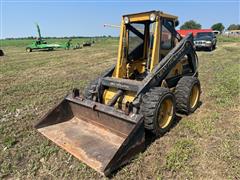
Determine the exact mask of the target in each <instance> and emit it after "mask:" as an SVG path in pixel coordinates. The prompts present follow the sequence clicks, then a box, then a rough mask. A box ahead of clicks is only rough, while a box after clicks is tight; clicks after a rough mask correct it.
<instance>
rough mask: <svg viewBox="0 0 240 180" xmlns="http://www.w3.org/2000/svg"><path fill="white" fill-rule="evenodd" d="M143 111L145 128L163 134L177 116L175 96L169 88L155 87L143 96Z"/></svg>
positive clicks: (156, 133)
mask: <svg viewBox="0 0 240 180" xmlns="http://www.w3.org/2000/svg"><path fill="white" fill-rule="evenodd" d="M141 113H142V114H143V116H144V125H145V128H146V129H148V130H150V131H151V132H152V133H154V134H155V135H157V136H159V135H163V134H164V133H166V132H167V131H169V129H170V128H171V126H172V124H173V121H174V117H175V97H174V95H173V93H172V92H171V91H170V90H169V89H168V88H162V87H155V88H153V89H151V90H150V91H149V92H147V93H146V94H145V95H144V96H143V102H142V104H141Z"/></svg>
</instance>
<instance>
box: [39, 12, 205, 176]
mask: <svg viewBox="0 0 240 180" xmlns="http://www.w3.org/2000/svg"><path fill="white" fill-rule="evenodd" d="M177 25H178V20H177V17H176V16H173V15H169V14H166V13H163V12H161V11H150V12H144V13H138V14H128V15H124V16H123V17H122V23H121V27H120V29H121V33H120V40H119V50H118V59H117V63H116V65H115V66H113V67H112V68H110V69H109V70H107V71H106V72H105V73H103V74H102V75H101V76H99V77H98V78H97V79H96V80H94V81H93V82H91V83H90V84H89V85H88V86H87V87H86V89H85V91H84V92H83V93H80V92H79V90H78V89H74V90H73V91H72V93H71V94H69V95H67V96H66V97H65V98H64V99H63V100H62V102H60V103H59V104H58V105H57V106H56V107H54V108H53V109H52V110H50V111H49V113H47V114H46V115H45V116H44V117H43V118H42V119H41V120H39V121H38V122H37V123H36V125H35V127H36V128H37V130H38V131H39V132H40V133H42V134H43V135H44V136H46V137H47V138H49V139H50V140H52V141H53V142H55V143H56V144H57V145H59V146H60V147H62V148H64V149H65V150H67V151H68V152H69V153H71V154H72V155H74V156H75V157H76V158H78V159H79V160H81V161H82V162H84V163H86V164H87V165H89V166H90V167H92V168H93V169H95V170H96V171H98V172H100V173H101V174H104V175H106V176H107V175H109V174H111V173H112V172H113V171H115V170H116V169H118V168H119V167H120V166H122V165H124V164H126V163H127V162H128V161H129V160H130V159H131V158H133V157H134V155H136V154H138V153H139V152H141V151H143V150H144V149H145V131H146V130H147V131H150V132H152V133H153V134H155V135H156V136H159V135H163V134H164V133H166V132H167V131H168V130H169V129H170V128H171V126H172V124H173V122H174V119H175V113H176V112H179V113H185V114H190V113H193V112H194V111H195V110H196V108H197V107H198V104H199V98H200V93H201V88H200V82H199V80H198V72H197V67H198V59H197V55H196V53H195V51H194V47H193V36H192V34H189V35H187V36H186V37H184V38H182V37H181V36H180V35H179V34H178V33H177V31H176V30H175V27H176V26H177Z"/></svg>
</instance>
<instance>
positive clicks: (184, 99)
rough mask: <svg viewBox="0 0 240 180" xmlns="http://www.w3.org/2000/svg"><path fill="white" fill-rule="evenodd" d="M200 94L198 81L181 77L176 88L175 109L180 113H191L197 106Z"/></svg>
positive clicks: (194, 78)
mask: <svg viewBox="0 0 240 180" xmlns="http://www.w3.org/2000/svg"><path fill="white" fill-rule="evenodd" d="M200 94H201V86H200V81H199V80H198V78H197V77H191V76H185V77H182V78H181V79H180V80H179V81H178V84H177V86H176V91H175V97H176V109H177V111H178V112H180V113H184V114H190V113H193V112H194V111H195V110H196V109H197V107H198V106H199V99H200Z"/></svg>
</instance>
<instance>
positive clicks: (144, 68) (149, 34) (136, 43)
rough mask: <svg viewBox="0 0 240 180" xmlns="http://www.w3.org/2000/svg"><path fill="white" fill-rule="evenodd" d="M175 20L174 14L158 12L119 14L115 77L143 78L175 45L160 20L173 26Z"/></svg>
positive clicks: (172, 37) (171, 36)
mask: <svg viewBox="0 0 240 180" xmlns="http://www.w3.org/2000/svg"><path fill="white" fill-rule="evenodd" d="M176 21H177V17H176V16H172V15H168V14H164V13H162V12H159V11H151V12H146V13H140V14H130V15H125V16H123V21H122V26H121V35H120V46H119V47H120V50H119V53H120V54H119V57H118V58H119V60H118V66H117V70H115V73H116V77H118V78H124V79H132V80H143V79H144V78H145V77H146V75H147V74H148V73H149V72H151V71H152V70H153V68H154V67H155V65H157V64H158V63H159V61H160V60H161V59H162V58H164V56H165V55H166V54H167V53H168V52H169V51H170V50H171V49H172V48H173V47H174V46H175V37H174V36H173V35H172V33H171V32H170V31H169V30H168V29H167V28H166V27H165V26H164V23H163V22H167V23H169V24H170V25H171V26H172V28H173V29H174V28H175V22H176ZM156 59H157V60H156ZM118 68H120V69H118Z"/></svg>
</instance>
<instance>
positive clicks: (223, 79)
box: [0, 39, 240, 180]
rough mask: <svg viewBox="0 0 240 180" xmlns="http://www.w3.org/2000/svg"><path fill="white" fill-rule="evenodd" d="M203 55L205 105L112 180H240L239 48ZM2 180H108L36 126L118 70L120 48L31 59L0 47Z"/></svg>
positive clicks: (113, 44)
mask: <svg viewBox="0 0 240 180" xmlns="http://www.w3.org/2000/svg"><path fill="white" fill-rule="evenodd" d="M226 41H227V40H221V42H219V44H218V46H217V49H216V50H214V51H213V52H198V56H199V60H200V69H199V78H200V80H201V85H202V96H201V101H202V105H201V106H200V108H199V109H197V111H196V112H195V113H194V114H192V115H190V116H183V117H182V118H181V120H179V121H178V122H177V123H176V125H175V126H174V127H173V128H172V129H171V131H170V132H168V133H166V134H165V136H163V137H161V138H159V139H157V140H155V141H154V142H153V143H152V144H151V145H150V146H149V147H148V148H147V149H146V150H145V151H144V152H143V153H142V154H139V155H138V156H137V157H136V158H135V159H134V160H132V161H131V162H130V163H129V164H128V165H126V166H124V167H123V168H122V169H120V170H119V171H118V172H116V174H114V176H113V179H218V180H219V179H240V123H239V122H240V116H239V113H240V106H239V100H240V99H239V93H240V92H239V86H240V74H239V72H240V62H239V61H240V41H235V40H234V42H226ZM1 44H2V47H1V48H3V50H4V52H5V54H6V55H5V56H4V57H0V65H1V68H0V70H1V72H0V73H1V74H0V82H1V83H0V91H1V92H0V93H1V94H0V99H1V101H0V179H1V178H13V179H17V178H19V179H35V178H37V179H43V178H44V179H100V178H102V179H104V177H102V176H100V175H99V174H98V173H96V172H95V171H94V170H92V169H90V168H89V167H87V166H86V165H84V164H82V163H81V162H79V161H78V160H77V159H75V158H74V157H73V156H71V155H70V154H68V153H66V152H65V151H64V150H62V149H60V148H58V147H57V146H56V145H55V144H53V143H52V142H50V141H48V140H47V139H46V138H44V137H43V136H42V135H40V134H39V133H38V132H37V131H36V130H35V129H34V128H33V124H34V123H35V122H36V120H38V119H39V118H40V117H41V116H42V115H44V114H45V113H46V112H47V111H48V110H49V109H50V108H51V107H52V106H53V105H54V104H56V103H57V102H59V101H60V100H61V99H62V98H63V97H64V96H65V95H66V94H67V93H68V92H69V91H71V89H73V88H74V87H77V88H80V89H83V87H84V86H85V85H86V84H87V82H88V81H89V80H92V79H94V78H95V77H96V76H97V75H98V74H100V73H101V72H102V71H104V70H105V69H107V68H108V67H110V66H111V65H112V64H114V63H115V61H116V57H117V47H118V44H117V40H115V39H106V40H101V41H97V43H96V44H95V45H94V46H93V47H91V48H83V49H78V50H69V51H65V50H56V51H49V52H45V51H42V52H32V53H26V52H25V48H24V46H25V45H26V44H28V42H26V41H10V42H9V41H8V42H4V41H2V43H1Z"/></svg>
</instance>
